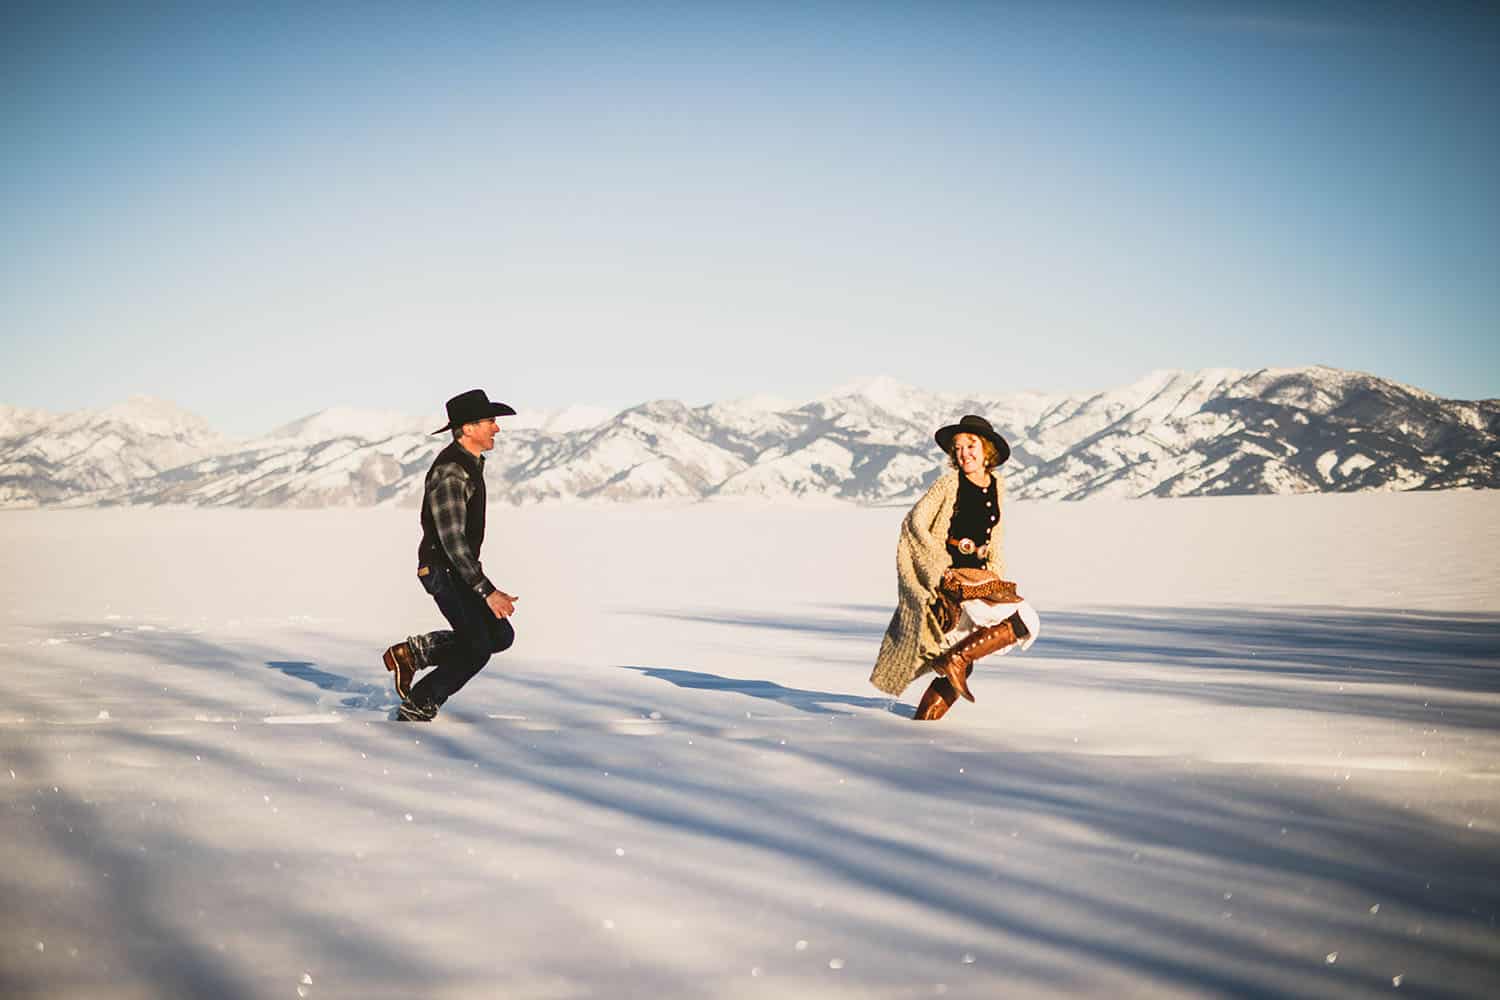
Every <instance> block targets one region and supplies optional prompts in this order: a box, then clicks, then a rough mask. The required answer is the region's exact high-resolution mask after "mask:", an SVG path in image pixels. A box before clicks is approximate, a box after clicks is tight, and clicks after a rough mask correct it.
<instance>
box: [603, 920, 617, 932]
mask: <svg viewBox="0 0 1500 1000" xmlns="http://www.w3.org/2000/svg"><path fill="white" fill-rule="evenodd" d="M604 929H605V930H607V931H612V930H614V929H615V922H614V921H613V920H605V921H604Z"/></svg>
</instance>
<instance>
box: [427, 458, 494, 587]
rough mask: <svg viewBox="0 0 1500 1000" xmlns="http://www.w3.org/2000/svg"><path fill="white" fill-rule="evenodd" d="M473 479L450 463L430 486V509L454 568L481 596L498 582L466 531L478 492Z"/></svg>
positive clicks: (482, 467) (482, 470) (481, 460)
mask: <svg viewBox="0 0 1500 1000" xmlns="http://www.w3.org/2000/svg"><path fill="white" fill-rule="evenodd" d="M478 475H480V476H483V475H484V456H483V455H481V456H479V471H478ZM475 488H476V487H475V486H474V484H473V482H472V481H470V480H469V478H468V477H467V476H465V475H463V474H462V473H461V472H460V471H459V470H458V469H457V468H456V467H452V466H450V467H448V468H447V469H444V470H443V471H441V472H440V473H439V474H438V475H437V476H435V477H434V478H433V481H432V485H431V486H430V487H429V488H428V493H427V502H428V509H429V510H431V511H432V521H433V524H435V525H436V526H437V533H438V540H439V541H440V542H442V543H443V551H444V552H445V553H447V555H448V561H449V562H450V563H452V565H453V571H454V572H455V573H457V574H458V578H459V579H460V580H462V581H463V582H464V585H465V586H467V587H472V588H473V589H474V592H475V593H477V594H478V595H479V596H480V597H488V596H490V594H492V593H494V592H495V585H494V584H493V583H490V581H489V578H488V577H486V576H485V575H484V567H482V566H480V565H479V559H478V557H477V556H476V555H475V554H474V553H473V552H471V551H470V550H469V539H468V538H467V537H466V536H465V534H464V527H465V523H464V522H465V518H466V517H467V514H466V511H467V510H468V504H469V497H471V496H472V495H473V493H474V490H475Z"/></svg>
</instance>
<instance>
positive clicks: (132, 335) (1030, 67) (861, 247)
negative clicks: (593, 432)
mask: <svg viewBox="0 0 1500 1000" xmlns="http://www.w3.org/2000/svg"><path fill="white" fill-rule="evenodd" d="M1495 11H1496V5H1494V4H1487V3H1473V4H1466V5H1459V4H1444V3H1425V2H1424V3H1417V2H1401V3H1380V2H1374V3H1319V2H1315V0H1305V2H1295V3H1286V4H1275V3H1219V2H1209V0H1201V2H1161V3H1150V2H1145V0H1141V2H1130V3H1114V2H1106V3H1084V2H1067V0H1054V2H1036V3H1025V2H1017V3H1000V2H996V3H945V2H941V0H938V2H921V3H909V4H906V3H882V2H879V0H862V2H849V3H833V2H828V3H791V2H778V0H764V2H759V3H728V2H724V3H713V2H707V0H699V2H691V3H651V2H629V3H626V2H617V3H598V4H595V3H580V2H543V3H538V4H503V3H498V2H496V3H472V4H457V3H455V4H433V3H422V4H418V3H389V2H367V3H357V4H348V5H341V4H338V3H325V2H319V3H293V4H287V5H284V6H283V5H278V4H275V3H254V4H251V3H235V4H215V3H210V2H197V3H186V4H180V5H170V4H150V3H125V2H121V3H104V4H98V5H89V4H87V3H83V2H78V3H67V4H57V3H52V2H41V3H34V4H29V3H25V2H17V0H12V2H10V3H7V4H5V5H3V7H0V136H3V139H0V143H3V149H0V232H3V240H0V403H9V404H12V405H21V406H37V407H42V408H45V409H51V410H66V409H73V408H77V407H83V406H102V405H107V404H109V403H112V402H116V401H119V400H121V399H123V398H125V397H126V396H128V395H130V394H134V393H146V394H150V395H155V396H160V397H163V398H166V399H170V400H172V401H174V402H177V403H179V404H181V405H183V406H186V407H188V408H189V409H192V410H195V411H197V412H199V413H201V414H202V415H204V416H206V417H208V418H209V419H210V420H211V421H212V422H214V423H215V424H216V425H217V426H219V427H221V428H222V429H224V430H227V431H231V432H235V433H247V432H254V431H262V430H268V429H270V428H271V427H273V426H276V425H278V424H280V423H283V422H285V421H288V420H291V419H295V418H296V417H299V416H303V415H305V414H307V413H310V412H313V411H315V410H318V409H322V408H324V407H327V406H334V405H341V406H358V407H377V408H388V409H395V410H404V411H409V412H414V413H420V412H424V411H428V410H431V411H434V412H436V411H438V410H440V409H441V403H442V400H443V399H445V398H446V397H447V396H449V395H451V394H452V393H454V392H457V391H459V390H462V389H466V388H469V387H470V386H473V385H481V386H485V387H487V388H488V389H489V390H490V391H491V393H492V395H494V396H495V397H497V398H501V399H506V400H509V401H511V402H513V403H514V404H516V405H517V406H518V407H548V408H551V407H556V406H561V405H566V404H571V403H594V404H602V405H625V404H629V403H634V402H639V401H642V400H645V399H651V398H660V397H671V398H678V399H683V400H686V401H688V402H703V401H707V400H713V399H728V398H733V397H737V396H744V395H750V394H754V393H771V394H774V395H779V396H784V397H789V398H794V399H795V398H807V397H811V396H812V395H815V394H817V393H819V392H822V391H825V390H827V389H828V388H831V387H832V386H834V385H836V384H838V383H841V382H844V381H847V380H849V379H851V378H853V377H856V376H860V375H871V374H886V375H892V376H895V377H897V378H900V379H902V380H903V381H907V382H911V383H913V384H916V385H919V386H923V387H926V388H931V389H942V388H952V389H969V390H983V391H993V392H1003V391H1009V390H1020V389H1039V390H1048V391H1053V390H1069V391H1071V390H1081V389H1095V388H1107V387H1111V386H1115V385H1119V384H1123V383H1125V382H1127V381H1130V380H1133V379H1135V378H1138V377H1139V376H1141V375H1143V374H1145V373H1147V372H1149V371H1151V370H1153V369H1157V368H1202V367H1245V368H1258V367H1262V366H1268V365H1270V366H1283V365H1302V364H1328V365H1333V366H1337V367H1342V368H1353V369H1358V370H1363V371H1370V372H1374V373H1376V374H1379V375H1383V376H1387V377H1391V378H1395V379H1398V380H1401V381H1404V382H1408V383H1411V384H1415V385H1418V386H1420V387H1422V388H1425V389H1428V390H1431V391H1433V392H1437V393H1440V394H1443V395H1448V396H1456V397H1462V398H1487V397H1496V396H1500V263H1497V261H1500V180H1497V178H1500V112H1497V110H1496V109H1497V106H1500V15H1497V14H1496V13H1495Z"/></svg>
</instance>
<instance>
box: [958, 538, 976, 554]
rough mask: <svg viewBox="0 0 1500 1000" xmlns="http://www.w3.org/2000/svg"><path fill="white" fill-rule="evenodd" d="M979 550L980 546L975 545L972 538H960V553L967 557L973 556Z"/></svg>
mask: <svg viewBox="0 0 1500 1000" xmlns="http://www.w3.org/2000/svg"><path fill="white" fill-rule="evenodd" d="M977 548H978V546H977V545H975V544H974V539H972V538H960V539H959V540H958V551H960V552H962V553H963V554H964V555H966V556H972V555H973V554H974V550H975V549H977Z"/></svg>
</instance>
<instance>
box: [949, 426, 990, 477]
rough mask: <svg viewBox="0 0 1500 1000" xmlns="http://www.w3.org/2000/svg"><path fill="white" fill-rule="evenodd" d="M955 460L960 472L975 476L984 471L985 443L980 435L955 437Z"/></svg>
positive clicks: (963, 434)
mask: <svg viewBox="0 0 1500 1000" xmlns="http://www.w3.org/2000/svg"><path fill="white" fill-rule="evenodd" d="M953 460H954V461H955V462H957V463H958V468H959V471H960V472H962V473H963V474H964V475H966V476H975V475H978V474H979V473H981V472H983V471H984V441H983V439H981V438H980V437H979V435H978V434H966V433H959V434H955V435H953Z"/></svg>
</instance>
